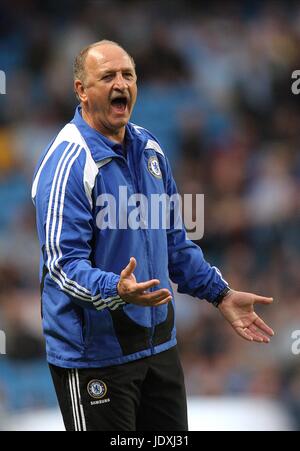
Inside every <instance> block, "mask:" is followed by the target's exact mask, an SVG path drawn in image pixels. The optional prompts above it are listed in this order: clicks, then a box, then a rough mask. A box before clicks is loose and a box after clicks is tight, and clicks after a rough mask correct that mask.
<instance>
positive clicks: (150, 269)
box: [126, 152, 155, 354]
mask: <svg viewBox="0 0 300 451" xmlns="http://www.w3.org/2000/svg"><path fill="white" fill-rule="evenodd" d="M143 154H144V153H143V152H142V153H141V158H142V157H143ZM127 158H128V161H126V163H127V166H128V169H129V172H130V175H131V178H132V181H133V184H134V187H135V189H137V193H140V194H142V190H141V186H140V184H139V177H138V176H137V173H136V166H135V164H134V160H133V158H132V157H131V154H130V152H128V153H127ZM141 158H140V160H139V161H141ZM128 162H130V163H131V164H132V166H133V174H132V171H131V168H130V165H129V164H128ZM133 176H134V177H133ZM141 232H142V234H143V236H144V239H145V247H146V252H147V257H148V258H147V260H148V265H149V273H150V279H153V274H154V272H153V267H152V263H151V261H152V260H151V258H150V248H149V240H148V231H147V229H141ZM150 309H151V328H150V337H149V343H150V347H151V354H154V345H153V336H154V331H155V311H154V307H150Z"/></svg>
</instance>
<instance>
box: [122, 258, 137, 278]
mask: <svg viewBox="0 0 300 451" xmlns="http://www.w3.org/2000/svg"><path fill="white" fill-rule="evenodd" d="M135 268H136V259H135V258H134V257H130V260H129V263H128V265H127V266H126V267H125V268H124V269H123V271H122V272H121V277H124V278H127V277H130V276H131V274H132V273H133V272H134V270H135Z"/></svg>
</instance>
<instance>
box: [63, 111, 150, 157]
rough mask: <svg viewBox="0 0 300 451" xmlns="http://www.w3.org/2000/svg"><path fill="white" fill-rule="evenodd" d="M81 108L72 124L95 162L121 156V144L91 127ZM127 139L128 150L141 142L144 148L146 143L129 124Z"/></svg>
mask: <svg viewBox="0 0 300 451" xmlns="http://www.w3.org/2000/svg"><path fill="white" fill-rule="evenodd" d="M81 109H82V108H81V106H80V105H78V106H77V108H76V111H75V115H74V118H73V119H72V121H71V123H72V124H74V125H76V127H77V128H78V130H79V131H80V133H81V135H82V136H83V138H84V139H85V141H86V143H87V145H88V147H89V149H90V151H91V154H92V157H93V159H94V160H95V161H100V160H103V159H105V158H111V157H117V156H119V155H120V150H122V146H121V144H118V143H115V142H113V141H111V140H110V139H108V138H106V136H104V135H102V134H101V133H100V132H98V131H97V130H95V129H94V128H92V127H90V126H89V125H88V123H87V122H86V121H85V120H84V119H83V117H82V115H81ZM125 139H126V144H127V148H128V149H129V148H132V149H133V148H134V147H135V146H134V142H136V141H139V142H140V145H143V148H144V147H145V145H146V142H145V140H144V139H142V137H141V136H140V135H139V134H138V133H137V132H136V130H135V128H134V127H133V125H132V124H131V123H130V122H129V123H128V124H127V125H126V131H125Z"/></svg>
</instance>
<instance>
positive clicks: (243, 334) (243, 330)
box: [235, 327, 253, 341]
mask: <svg viewBox="0 0 300 451" xmlns="http://www.w3.org/2000/svg"><path fill="white" fill-rule="evenodd" d="M235 331H236V333H237V334H239V335H240V336H241V337H242V338H244V339H245V340H248V341H253V337H252V336H251V335H250V334H249V332H247V329H246V328H243V327H236V328H235Z"/></svg>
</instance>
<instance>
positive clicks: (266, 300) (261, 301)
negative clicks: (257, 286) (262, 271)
mask: <svg viewBox="0 0 300 451" xmlns="http://www.w3.org/2000/svg"><path fill="white" fill-rule="evenodd" d="M272 302H273V298H266V297H264V296H258V295H257V294H256V295H254V304H272Z"/></svg>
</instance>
